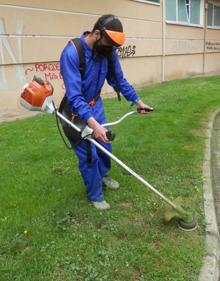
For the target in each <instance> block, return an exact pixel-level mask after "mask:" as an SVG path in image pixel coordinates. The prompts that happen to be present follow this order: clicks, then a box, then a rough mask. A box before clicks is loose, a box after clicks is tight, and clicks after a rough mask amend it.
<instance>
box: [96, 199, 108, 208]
mask: <svg viewBox="0 0 220 281" xmlns="http://www.w3.org/2000/svg"><path fill="white" fill-rule="evenodd" d="M92 204H93V205H94V207H95V208H96V209H98V210H108V209H110V205H109V204H108V203H107V202H106V201H105V200H103V201H101V202H94V201H92Z"/></svg>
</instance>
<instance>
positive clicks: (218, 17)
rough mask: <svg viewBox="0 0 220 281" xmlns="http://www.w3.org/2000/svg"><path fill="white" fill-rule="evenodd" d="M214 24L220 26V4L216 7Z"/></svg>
mask: <svg viewBox="0 0 220 281" xmlns="http://www.w3.org/2000/svg"><path fill="white" fill-rule="evenodd" d="M214 26H220V6H215V8H214Z"/></svg>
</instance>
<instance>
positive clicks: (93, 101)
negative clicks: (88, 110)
mask: <svg viewBox="0 0 220 281" xmlns="http://www.w3.org/2000/svg"><path fill="white" fill-rule="evenodd" d="M94 104H95V99H92V100H91V101H90V102H89V106H90V107H93V106H94Z"/></svg>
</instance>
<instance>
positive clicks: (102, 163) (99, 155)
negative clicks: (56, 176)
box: [74, 141, 112, 202]
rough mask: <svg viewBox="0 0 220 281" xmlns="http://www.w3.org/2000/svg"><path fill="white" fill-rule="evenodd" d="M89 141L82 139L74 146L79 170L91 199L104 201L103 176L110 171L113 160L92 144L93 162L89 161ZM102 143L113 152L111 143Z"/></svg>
mask: <svg viewBox="0 0 220 281" xmlns="http://www.w3.org/2000/svg"><path fill="white" fill-rule="evenodd" d="M87 142H88V141H82V142H81V143H80V144H79V145H77V147H76V148H74V150H75V153H76V155H77V157H78V164H79V170H80V173H81V175H82V178H83V181H84V184H85V186H86V193H87V196H88V198H89V200H91V201H94V202H97V201H102V200H103V199H104V195H103V189H102V177H103V176H104V175H106V174H107V173H108V171H109V169H110V166H111V161H110V158H109V157H108V156H107V155H106V154H104V153H103V152H102V151H100V150H99V149H98V148H96V146H95V145H94V144H91V163H88V161H87V160H88V159H87V149H88V145H87ZM100 143H101V145H103V146H104V147H105V148H106V149H107V150H108V151H110V152H111V150H112V147H111V144H105V143H103V142H100Z"/></svg>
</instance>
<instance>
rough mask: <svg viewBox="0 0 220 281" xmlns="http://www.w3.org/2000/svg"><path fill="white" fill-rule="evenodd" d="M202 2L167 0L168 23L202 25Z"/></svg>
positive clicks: (198, 0) (197, 0)
mask: <svg viewBox="0 0 220 281" xmlns="http://www.w3.org/2000/svg"><path fill="white" fill-rule="evenodd" d="M201 2H203V1H201V0H167V1H166V19H167V21H171V22H176V23H182V24H193V25H201V22H202V21H201V15H202V13H201V10H202V7H203V5H202V4H201Z"/></svg>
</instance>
